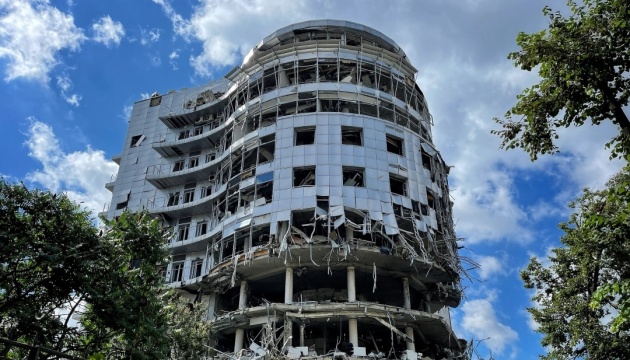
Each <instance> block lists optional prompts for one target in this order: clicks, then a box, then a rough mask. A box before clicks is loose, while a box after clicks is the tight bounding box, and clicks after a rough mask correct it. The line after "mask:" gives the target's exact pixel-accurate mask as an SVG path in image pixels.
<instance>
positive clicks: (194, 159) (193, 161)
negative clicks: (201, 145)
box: [188, 155, 199, 168]
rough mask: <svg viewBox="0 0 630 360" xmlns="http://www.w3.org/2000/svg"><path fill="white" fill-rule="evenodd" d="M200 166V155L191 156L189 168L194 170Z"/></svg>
mask: <svg viewBox="0 0 630 360" xmlns="http://www.w3.org/2000/svg"><path fill="white" fill-rule="evenodd" d="M197 166H199V155H197V156H191V157H190V158H189V159H188V168H194V167H197Z"/></svg>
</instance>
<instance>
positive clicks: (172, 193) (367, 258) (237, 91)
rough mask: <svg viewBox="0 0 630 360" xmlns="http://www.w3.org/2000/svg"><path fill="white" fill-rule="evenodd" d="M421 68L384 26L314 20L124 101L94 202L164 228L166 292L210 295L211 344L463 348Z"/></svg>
mask: <svg viewBox="0 0 630 360" xmlns="http://www.w3.org/2000/svg"><path fill="white" fill-rule="evenodd" d="M415 74H416V70H415V68H414V67H413V66H412V65H411V64H410V63H409V62H408V60H407V57H406V55H405V53H404V52H403V50H401V49H400V48H399V47H398V45H396V43H394V42H393V41H392V40H391V39H389V38H387V37H386V36H385V35H383V34H381V33H379V32H378V31H376V30H373V29H370V28H368V27H365V26H362V25H358V24H355V23H351V22H345V21H333V20H324V21H311V22H304V23H299V24H295V25H291V26H288V27H285V28H282V29H280V30H278V31H276V32H275V33H274V34H272V35H270V36H268V37H267V38H265V39H264V40H263V41H262V42H261V43H260V44H258V45H257V46H256V47H255V48H254V49H253V50H252V51H251V52H250V53H249V54H248V55H247V56H246V57H245V60H244V62H243V64H242V65H241V66H239V67H237V68H235V69H234V70H232V71H231V72H230V73H228V74H227V75H226V76H225V77H224V78H223V79H221V80H219V81H216V82H213V83H211V84H208V85H206V86H202V87H198V88H195V89H182V90H181V91H169V92H168V94H165V95H159V94H157V93H156V94H154V95H153V96H152V97H151V98H150V99H146V100H142V101H139V102H137V103H135V104H134V107H133V110H132V114H131V118H130V121H129V129H128V133H127V139H126V143H125V144H126V146H125V149H124V150H123V152H122V154H121V155H118V156H115V157H114V160H115V161H117V162H118V163H119V165H120V169H119V172H118V174H117V176H116V177H115V178H113V179H112V181H111V182H110V183H108V184H107V185H106V186H107V188H108V189H110V190H112V192H113V197H112V203H111V204H112V205H111V206H109V205H108V207H106V209H104V211H105V212H106V214H107V216H108V217H110V218H113V217H114V216H116V215H117V214H118V213H119V212H120V211H123V209H126V208H129V209H131V210H133V211H138V210H141V209H147V210H148V211H149V212H150V213H151V214H152V215H153V216H155V217H157V218H159V219H161V220H162V222H163V225H164V226H165V227H169V228H171V229H172V230H173V238H172V239H171V241H170V242H169V248H170V250H171V252H172V261H171V262H170V263H169V264H162V265H161V270H162V271H163V273H164V279H165V286H166V287H171V288H175V289H178V291H181V292H183V293H185V294H188V296H189V297H190V299H191V300H193V299H194V300H195V301H204V302H206V304H207V305H208V318H209V319H210V320H211V321H212V324H213V329H214V335H213V339H211V346H212V348H213V349H214V350H215V355H216V356H224V357H235V356H238V357H241V358H243V357H249V358H262V357H266V358H268V359H270V358H281V357H289V358H291V357H294V358H297V357H321V356H341V357H346V356H353V357H361V356H371V357H375V358H379V357H387V358H400V357H401V356H403V357H406V358H407V359H415V358H421V357H424V358H429V359H438V358H461V356H465V355H464V352H465V351H464V350H465V349H464V348H465V347H466V342H465V341H462V340H459V339H458V338H457V337H456V336H455V334H454V333H453V331H452V328H451V323H450V316H449V307H456V306H457V305H458V304H459V302H460V298H461V296H462V290H461V287H460V274H462V273H463V270H462V268H461V265H460V258H459V257H458V254H457V245H456V237H455V232H454V226H453V221H452V203H451V201H450V199H449V188H448V181H447V176H448V170H449V167H448V166H447V165H445V163H444V161H443V159H442V158H441V156H440V153H439V152H438V151H437V150H436V149H435V146H434V145H433V143H432V136H431V125H432V118H431V115H430V113H429V111H428V107H427V104H426V101H425V99H424V96H423V93H422V91H421V90H420V88H419V87H418V85H417V84H416V82H415V80H414V78H415Z"/></svg>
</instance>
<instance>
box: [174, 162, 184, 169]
mask: <svg viewBox="0 0 630 360" xmlns="http://www.w3.org/2000/svg"><path fill="white" fill-rule="evenodd" d="M182 170H184V160H178V161H176V162H175V164H173V171H182Z"/></svg>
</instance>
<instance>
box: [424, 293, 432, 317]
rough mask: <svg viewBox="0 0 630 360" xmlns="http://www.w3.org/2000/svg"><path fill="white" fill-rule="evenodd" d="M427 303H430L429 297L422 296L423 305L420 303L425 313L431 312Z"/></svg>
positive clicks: (426, 295)
mask: <svg viewBox="0 0 630 360" xmlns="http://www.w3.org/2000/svg"><path fill="white" fill-rule="evenodd" d="M429 301H431V295H429V294H424V303H422V310H424V311H425V312H428V313H430V312H431V307H430V306H429Z"/></svg>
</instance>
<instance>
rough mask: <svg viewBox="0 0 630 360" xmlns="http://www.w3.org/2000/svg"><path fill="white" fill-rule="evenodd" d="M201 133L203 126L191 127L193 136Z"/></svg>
mask: <svg viewBox="0 0 630 360" xmlns="http://www.w3.org/2000/svg"><path fill="white" fill-rule="evenodd" d="M201 134H203V126H195V128H194V129H193V136H197V135H201Z"/></svg>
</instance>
